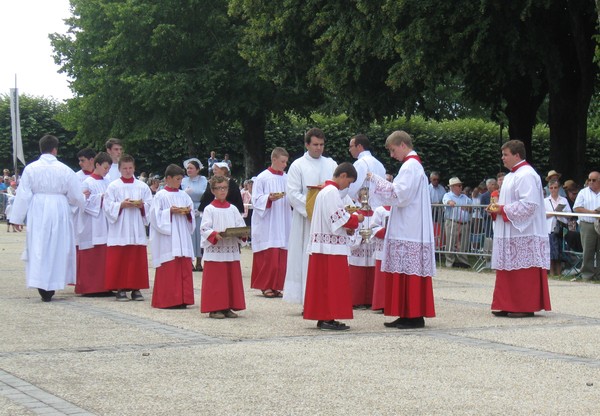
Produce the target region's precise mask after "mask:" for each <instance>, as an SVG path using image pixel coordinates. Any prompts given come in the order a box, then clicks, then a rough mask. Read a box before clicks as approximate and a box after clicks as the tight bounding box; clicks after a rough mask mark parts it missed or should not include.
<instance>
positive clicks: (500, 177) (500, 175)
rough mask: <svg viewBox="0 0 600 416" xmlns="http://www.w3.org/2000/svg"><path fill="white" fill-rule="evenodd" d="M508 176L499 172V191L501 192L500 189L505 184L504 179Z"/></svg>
mask: <svg viewBox="0 0 600 416" xmlns="http://www.w3.org/2000/svg"><path fill="white" fill-rule="evenodd" d="M505 176H506V173H504V172H498V174H497V175H496V183H497V184H498V188H497V189H498V191H500V189H502V182H504V177H505Z"/></svg>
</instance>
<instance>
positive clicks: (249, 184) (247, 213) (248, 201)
mask: <svg viewBox="0 0 600 416" xmlns="http://www.w3.org/2000/svg"><path fill="white" fill-rule="evenodd" d="M253 187H254V179H247V180H245V181H244V189H243V190H242V191H241V192H240V193H241V195H242V202H243V203H244V213H243V214H242V218H243V219H244V222H245V223H246V225H248V226H250V224H252V213H253V209H252V208H251V207H252V188H253Z"/></svg>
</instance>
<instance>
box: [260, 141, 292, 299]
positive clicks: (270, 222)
mask: <svg viewBox="0 0 600 416" xmlns="http://www.w3.org/2000/svg"><path fill="white" fill-rule="evenodd" d="M288 157H289V154H288V152H287V151H286V150H285V149H283V148H281V147H276V148H274V149H273V151H272V152H271V166H270V167H268V168H267V169H266V170H265V171H263V172H261V173H260V174H259V175H258V176H257V177H256V181H255V183H254V187H253V193H252V206H253V207H254V210H255V212H254V214H253V215H252V228H251V230H252V253H253V258H252V275H251V278H250V282H251V283H250V287H251V288H253V289H259V290H261V291H262V293H263V296H264V297H266V298H274V297H280V296H281V290H283V284H284V280H285V273H286V267H287V257H288V250H287V249H288V240H289V237H290V225H291V221H292V210H291V208H290V205H289V204H288V201H287V198H286V196H285V190H286V183H287V174H286V173H285V172H284V170H285V167H286V166H287V161H288Z"/></svg>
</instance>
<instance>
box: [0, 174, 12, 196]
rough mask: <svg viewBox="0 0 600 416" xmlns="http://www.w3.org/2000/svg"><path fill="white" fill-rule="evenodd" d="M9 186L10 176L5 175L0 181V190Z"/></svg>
mask: <svg viewBox="0 0 600 416" xmlns="http://www.w3.org/2000/svg"><path fill="white" fill-rule="evenodd" d="M9 186H10V177H9V176H5V177H4V179H3V180H2V182H0V192H3V193H4V192H6V190H7V189H8V187H9Z"/></svg>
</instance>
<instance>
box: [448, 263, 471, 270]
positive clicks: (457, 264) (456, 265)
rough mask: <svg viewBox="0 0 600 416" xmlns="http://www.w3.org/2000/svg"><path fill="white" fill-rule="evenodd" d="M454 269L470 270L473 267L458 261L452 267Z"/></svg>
mask: <svg viewBox="0 0 600 416" xmlns="http://www.w3.org/2000/svg"><path fill="white" fill-rule="evenodd" d="M452 267H458V268H459V269H470V268H471V266H470V265H468V264H467V263H463V262H460V261H457V262H456V263H454V264H453V265H452Z"/></svg>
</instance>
